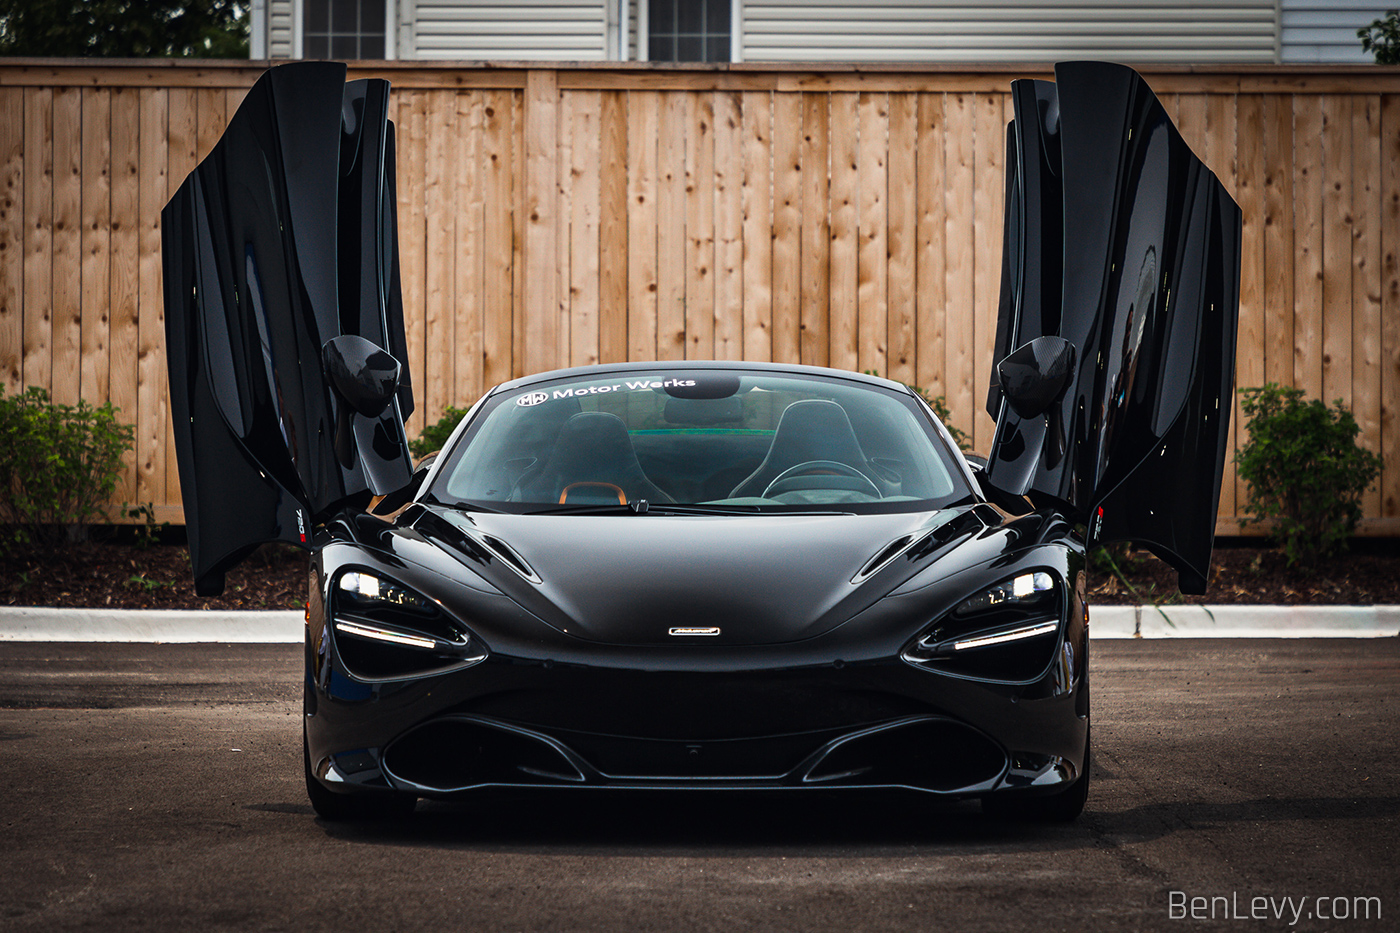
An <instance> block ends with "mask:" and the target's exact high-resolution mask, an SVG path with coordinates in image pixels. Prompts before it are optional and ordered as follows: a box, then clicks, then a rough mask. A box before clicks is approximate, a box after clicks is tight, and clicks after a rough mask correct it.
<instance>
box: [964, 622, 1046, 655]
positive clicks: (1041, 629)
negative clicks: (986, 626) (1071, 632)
mask: <svg viewBox="0 0 1400 933" xmlns="http://www.w3.org/2000/svg"><path fill="white" fill-rule="evenodd" d="M1057 628H1059V623H1058V622H1042V623H1041V624H1040V625H1032V626H1030V627H1029V628H1017V629H1012V630H1011V631H1009V632H998V633H997V634H995V635H983V636H981V637H980V638H967V639H964V640H962V641H956V642H953V650H954V651H965V650H966V649H968V648H985V647H987V646H988V645H1004V644H1006V643H1007V642H1009V641H1020V640H1021V639H1023V638H1034V637H1036V636H1037V635H1049V634H1050V633H1051V632H1053V631H1055V629H1057Z"/></svg>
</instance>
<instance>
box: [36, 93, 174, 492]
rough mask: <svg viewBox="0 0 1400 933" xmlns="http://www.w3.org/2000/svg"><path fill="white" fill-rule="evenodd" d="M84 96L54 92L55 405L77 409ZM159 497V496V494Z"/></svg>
mask: <svg viewBox="0 0 1400 933" xmlns="http://www.w3.org/2000/svg"><path fill="white" fill-rule="evenodd" d="M82 157H83V92H82V89H81V88H59V89H56V90H55V91H54V97H53V239H52V249H53V253H52V269H53V271H52V273H51V274H52V276H53V344H52V353H53V358H54V359H55V360H56V361H58V365H56V366H54V369H53V388H52V395H53V400H54V401H55V402H59V403H60V404H63V405H76V404H77V403H78V396H79V394H80V390H79V383H80V380H81V376H82V367H81V366H80V365H79V366H75V365H73V362H72V361H74V360H80V359H81V358H82V343H83V297H82V296H83V293H82V284H83V281H82V247H81V242H82V230H81V224H82V209H83V168H82ZM162 498H164V492H163V491H162Z"/></svg>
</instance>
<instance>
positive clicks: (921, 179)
mask: <svg viewBox="0 0 1400 933" xmlns="http://www.w3.org/2000/svg"><path fill="white" fill-rule="evenodd" d="M918 119H919V127H918V150H917V151H918V162H917V164H916V172H917V177H916V182H915V197H916V201H917V204H916V210H917V212H918V218H917V222H918V233H917V236H918V244H917V255H916V257H915V262H916V264H917V267H916V270H915V283H916V284H915V292H916V301H917V303H918V310H917V311H916V317H915V324H916V326H917V328H918V360H917V363H916V365H915V372H914V379H915V384H916V385H918V386H921V387H922V388H924V389H925V391H926V392H927V393H928V395H929V396H930V397H937V396H942V395H946V393H947V388H946V385H945V379H944V372H945V346H946V342H947V341H946V329H947V320H948V303H947V299H946V297H945V296H946V295H947V288H948V282H947V271H946V265H945V262H944V252H943V247H944V241H945V239H946V237H947V232H948V225H947V211H946V210H945V208H944V205H943V199H944V190H945V188H946V187H947V186H946V184H945V181H944V173H945V167H944V165H945V163H944V146H945V134H944V125H943V95H942V94H920V95H919V108H918Z"/></svg>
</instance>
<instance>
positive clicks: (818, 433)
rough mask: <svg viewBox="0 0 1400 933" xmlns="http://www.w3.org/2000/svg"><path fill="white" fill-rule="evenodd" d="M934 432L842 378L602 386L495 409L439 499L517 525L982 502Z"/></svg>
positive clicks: (452, 460)
mask: <svg viewBox="0 0 1400 933" xmlns="http://www.w3.org/2000/svg"><path fill="white" fill-rule="evenodd" d="M930 417H931V415H929V414H927V409H925V408H923V406H922V405H921V404H920V403H919V402H918V401H917V400H916V399H914V398H913V397H912V396H910V395H908V394H907V393H903V392H898V391H894V390H889V389H885V388H883V387H879V386H874V385H871V384H869V383H863V382H857V381H854V380H845V379H841V378H837V377H821V376H815V375H805V374H791V373H766V372H754V371H751V370H746V371H736V370H686V371H681V370H665V369H659V370H657V371H656V372H636V373H632V372H611V373H607V372H601V373H589V374H587V375H585V376H575V377H573V378H567V379H559V380H554V381H550V382H542V383H539V384H536V385H532V386H529V387H526V388H523V389H520V390H518V391H514V392H504V393H498V394H497V395H496V396H495V397H493V398H491V399H489V400H488V401H487V403H486V404H485V405H483V406H482V410H481V411H480V412H479V413H478V414H477V416H476V417H475V418H474V419H473V423H472V424H471V425H470V426H469V427H468V429H467V430H466V432H465V433H463V435H462V436H461V437H460V439H459V440H458V442H457V443H456V444H455V445H454V447H453V449H452V450H450V451H449V452H448V453H447V454H446V458H447V459H446V462H445V463H444V464H443V467H442V469H441V470H440V471H439V473H438V477H437V479H436V481H435V482H434V484H433V488H432V489H431V490H430V491H429V492H430V494H431V495H432V496H433V497H434V498H435V499H437V500H439V501H444V502H451V503H454V504H460V505H463V506H466V507H469V508H470V507H472V506H479V507H483V508H489V509H494V510H501V511H512V512H533V511H543V510H546V509H549V510H553V511H560V510H563V511H571V510H574V509H578V510H585V509H593V510H597V509H599V508H606V507H608V506H612V507H618V508H622V507H627V508H630V509H633V510H640V509H646V508H650V509H652V510H659V509H661V508H663V507H664V506H666V505H692V506H693V505H707V506H712V507H715V508H716V509H721V508H723V509H732V510H744V511H793V510H804V509H805V510H810V509H813V508H820V509H838V510H840V511H856V512H862V511H889V510H898V511H904V510H913V509H923V508H936V507H941V506H943V505H947V504H949V503H950V502H952V501H955V500H959V499H963V498H965V497H966V496H968V495H969V494H970V490H969V488H968V486H967V482H966V479H965V477H964V476H963V475H962V473H961V471H960V470H959V469H958V468H957V467H956V466H955V464H954V463H953V462H952V460H951V458H952V457H953V456H955V454H954V452H953V451H951V450H950V449H949V448H948V446H947V444H946V443H945V442H944V440H943V438H942V436H941V435H940V434H939V433H938V431H937V429H936V428H934V426H933V425H932V423H931V422H930V420H929V419H930ZM643 500H644V501H645V503H646V504H645V505H643V504H642V501H643Z"/></svg>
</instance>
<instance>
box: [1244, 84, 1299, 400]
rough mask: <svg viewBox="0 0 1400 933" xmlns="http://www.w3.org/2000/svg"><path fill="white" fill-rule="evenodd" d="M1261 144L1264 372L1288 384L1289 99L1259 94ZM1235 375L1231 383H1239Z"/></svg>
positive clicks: (1290, 335) (1257, 173) (1290, 278)
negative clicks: (1262, 131)
mask: <svg viewBox="0 0 1400 933" xmlns="http://www.w3.org/2000/svg"><path fill="white" fill-rule="evenodd" d="M1263 102H1264V117H1263V126H1264V144H1263V155H1262V160H1261V162H1260V165H1262V171H1260V170H1259V169H1258V168H1256V169H1255V170H1253V171H1252V172H1250V174H1251V176H1252V177H1254V178H1259V177H1260V176H1261V175H1262V181H1263V187H1264V244H1263V250H1264V290H1263V294H1262V295H1261V296H1260V298H1261V301H1262V302H1263V303H1264V309H1265V314H1264V340H1265V347H1264V361H1265V362H1264V366H1265V369H1264V375H1265V379H1266V381H1268V382H1276V383H1279V384H1280V385H1292V384H1293V359H1294V355H1295V354H1294V349H1293V265H1294V262H1293V260H1294V256H1293V168H1292V162H1293V99H1292V98H1291V97H1285V96H1283V95H1281V94H1274V95H1270V96H1267V97H1264V98H1263ZM1241 384H1242V383H1240V382H1239V381H1238V380H1236V385H1241Z"/></svg>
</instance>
